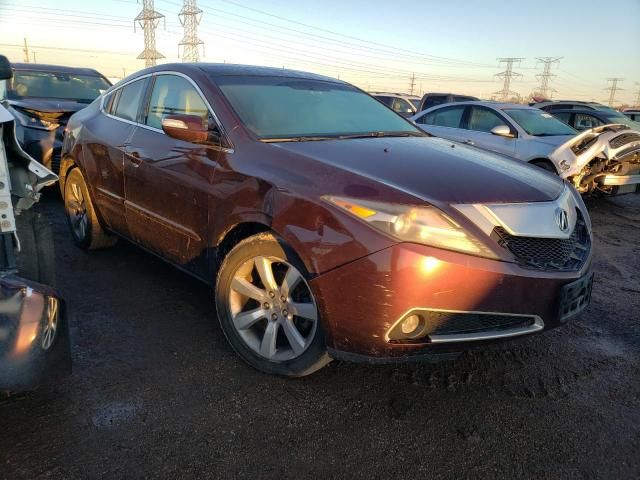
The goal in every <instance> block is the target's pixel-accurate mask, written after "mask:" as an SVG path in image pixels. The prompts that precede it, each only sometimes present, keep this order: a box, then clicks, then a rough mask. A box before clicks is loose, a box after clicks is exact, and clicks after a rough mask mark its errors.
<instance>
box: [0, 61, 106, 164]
mask: <svg viewBox="0 0 640 480" xmlns="http://www.w3.org/2000/svg"><path fill="white" fill-rule="evenodd" d="M12 70H13V78H12V79H9V80H8V81H7V82H6V85H0V100H2V99H4V100H6V103H7V109H8V110H9V112H11V114H12V115H13V116H14V117H15V119H16V120H17V122H16V135H17V138H18V141H19V142H20V145H21V146H22V148H23V150H24V151H25V152H26V153H27V154H29V155H30V156H31V157H33V158H35V159H36V160H37V161H38V162H40V163H41V164H43V165H44V166H45V167H47V168H49V169H50V170H52V171H53V172H55V173H57V172H58V169H59V168H60V151H61V147H62V140H63V137H64V127H65V125H66V124H67V120H68V118H69V117H70V116H71V115H72V114H73V113H75V112H77V111H78V110H80V109H82V108H84V107H86V106H87V105H88V104H89V103H91V102H92V101H93V100H95V99H96V98H97V97H98V96H99V95H100V93H102V92H104V91H106V90H107V89H108V88H109V87H110V86H111V82H109V80H107V79H106V78H105V77H104V76H103V75H101V74H100V73H98V72H97V71H95V70H93V69H91V68H74V67H63V66H60V65H44V64H32V63H14V64H12Z"/></svg>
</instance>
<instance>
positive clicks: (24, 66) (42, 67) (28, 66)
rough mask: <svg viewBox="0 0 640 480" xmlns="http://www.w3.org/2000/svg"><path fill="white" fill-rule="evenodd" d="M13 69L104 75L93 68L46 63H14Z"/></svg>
mask: <svg viewBox="0 0 640 480" xmlns="http://www.w3.org/2000/svg"><path fill="white" fill-rule="evenodd" d="M11 68H12V69H13V70H28V71H31V72H56V73H79V74H85V75H98V76H101V77H103V76H104V75H102V74H101V73H100V72H98V71H97V70H94V69H93V68H80V67H67V66H64V65H50V64H46V63H12V64H11Z"/></svg>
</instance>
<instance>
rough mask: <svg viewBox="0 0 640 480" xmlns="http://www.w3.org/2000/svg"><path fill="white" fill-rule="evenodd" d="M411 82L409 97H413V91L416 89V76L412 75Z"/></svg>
mask: <svg viewBox="0 0 640 480" xmlns="http://www.w3.org/2000/svg"><path fill="white" fill-rule="evenodd" d="M409 80H411V82H410V83H409V95H413V89H414V88H416V74H415V73H412V74H411V77H409Z"/></svg>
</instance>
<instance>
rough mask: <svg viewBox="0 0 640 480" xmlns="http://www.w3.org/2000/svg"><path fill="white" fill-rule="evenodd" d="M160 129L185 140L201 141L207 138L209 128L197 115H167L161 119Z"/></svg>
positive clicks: (173, 136)
mask: <svg viewBox="0 0 640 480" xmlns="http://www.w3.org/2000/svg"><path fill="white" fill-rule="evenodd" d="M162 130H163V131H164V133H166V134H167V135H169V136H170V137H172V138H177V139H178V140H184V141H185V142H193V143H203V142H206V141H207V140H208V139H209V129H208V128H207V127H206V125H204V123H203V122H202V118H201V117H199V116H197V115H167V116H166V117H164V118H163V119H162Z"/></svg>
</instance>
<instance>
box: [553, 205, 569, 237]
mask: <svg viewBox="0 0 640 480" xmlns="http://www.w3.org/2000/svg"><path fill="white" fill-rule="evenodd" d="M556 225H558V228H559V229H560V231H561V232H568V231H569V215H567V211H566V210H564V209H563V208H556Z"/></svg>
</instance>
